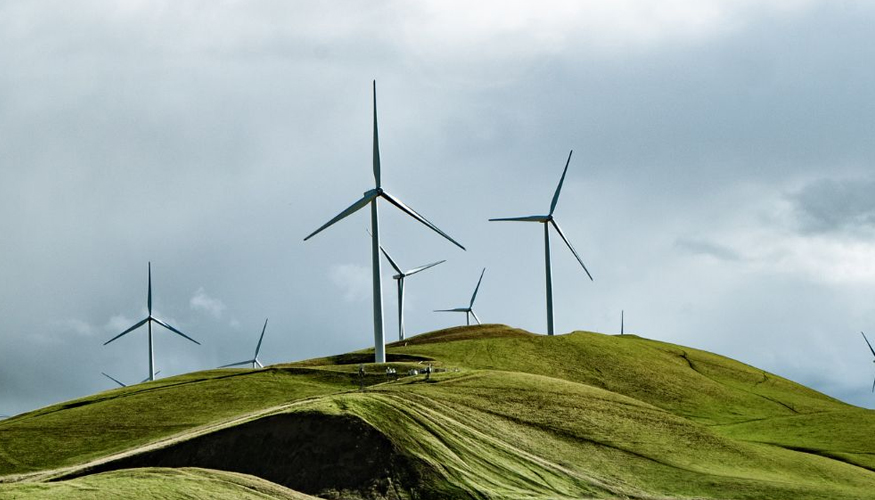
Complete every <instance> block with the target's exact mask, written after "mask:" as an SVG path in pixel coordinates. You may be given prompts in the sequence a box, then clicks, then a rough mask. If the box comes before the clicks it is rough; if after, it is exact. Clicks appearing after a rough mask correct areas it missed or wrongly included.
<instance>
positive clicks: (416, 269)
mask: <svg viewBox="0 0 875 500" xmlns="http://www.w3.org/2000/svg"><path fill="white" fill-rule="evenodd" d="M380 250H381V251H382V252H383V255H385V256H386V259H387V260H388V261H389V264H391V265H392V268H393V269H395V272H397V273H398V274H396V275H395V276H392V279H394V280H395V281H396V282H397V283H396V284H397V288H398V340H404V279H405V278H407V277H408V276H413V275H414V274H416V273H420V272H422V271H425V270H426V269H430V268H432V267H434V266H436V265H438V264H443V263H444V262H446V260H440V261H438V262H432V263H431V264H426V265H424V266H419V267H414V268H413V269H411V270H409V271H402V270H401V268H400V267H398V264H396V263H395V261H394V260H392V257H390V256H389V252H387V251H386V249H385V248H383V247H382V246H380Z"/></svg>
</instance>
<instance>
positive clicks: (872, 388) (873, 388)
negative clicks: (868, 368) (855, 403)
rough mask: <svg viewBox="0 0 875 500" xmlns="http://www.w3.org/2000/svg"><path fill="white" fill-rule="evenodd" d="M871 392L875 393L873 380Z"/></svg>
mask: <svg viewBox="0 0 875 500" xmlns="http://www.w3.org/2000/svg"><path fill="white" fill-rule="evenodd" d="M872 392H875V380H873V381H872Z"/></svg>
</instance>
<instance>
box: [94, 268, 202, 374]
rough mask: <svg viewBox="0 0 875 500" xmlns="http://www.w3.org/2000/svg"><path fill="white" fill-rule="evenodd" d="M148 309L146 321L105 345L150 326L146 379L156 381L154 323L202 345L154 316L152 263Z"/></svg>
mask: <svg viewBox="0 0 875 500" xmlns="http://www.w3.org/2000/svg"><path fill="white" fill-rule="evenodd" d="M146 307H147V309H148V311H149V315H148V316H146V319H144V320H142V321H140V322H138V323H136V324H135V325H134V326H132V327H130V328H128V329H127V330H125V331H123V332H121V333H120V334H118V335H116V336H115V337H113V338H111V339H109V340H107V341H106V342H104V343H103V345H106V344H109V343H110V342H112V341H113V340H115V339H117V338H119V337H122V336H124V335H127V334H128V333H130V332H132V331H134V330H136V329H137V328H140V327H141V326H143V325H145V324H148V326H149V376H148V377H147V378H146V380H155V373H156V372H155V346H154V343H153V341H152V322H155V323H158V324H159V325H161V326H163V327H164V328H167V329H168V330H170V331H171V332H173V333H175V334H177V335H179V336H181V337H183V338H186V339H188V340H190V341H192V342H194V343H195V344H197V345H201V343H200V342H198V341H197V340H195V339H193V338H191V337H189V336H188V335H186V334H184V333H182V332H180V331H179V330H177V329H176V328H173V327H172V326H170V325H169V324H167V323H165V322H163V321H161V320H160V319H158V318H156V317H154V316H152V263H151V262H150V263H149V294H148V296H147V299H146Z"/></svg>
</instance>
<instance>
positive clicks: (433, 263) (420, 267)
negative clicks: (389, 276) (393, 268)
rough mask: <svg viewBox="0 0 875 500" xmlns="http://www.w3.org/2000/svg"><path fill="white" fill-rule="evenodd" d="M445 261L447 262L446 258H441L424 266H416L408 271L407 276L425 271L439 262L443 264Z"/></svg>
mask: <svg viewBox="0 0 875 500" xmlns="http://www.w3.org/2000/svg"><path fill="white" fill-rule="evenodd" d="M444 262H446V260H440V261H437V262H432V263H431V264H426V265H424V266H419V267H415V268H413V269H411V270H409V271H407V273H406V274H405V276H410V275H412V274H416V273H420V272H422V271H425V270H426V269H430V268H432V267H434V266H436V265H438V264H443V263H444ZM398 272H401V271H398Z"/></svg>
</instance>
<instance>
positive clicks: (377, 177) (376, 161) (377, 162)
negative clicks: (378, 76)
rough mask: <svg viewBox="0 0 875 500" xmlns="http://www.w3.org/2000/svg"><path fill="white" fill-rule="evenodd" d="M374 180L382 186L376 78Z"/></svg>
mask: <svg viewBox="0 0 875 500" xmlns="http://www.w3.org/2000/svg"><path fill="white" fill-rule="evenodd" d="M374 181H376V183H377V189H379V188H380V185H381V184H380V138H379V135H378V134H377V81H376V80H374Z"/></svg>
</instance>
